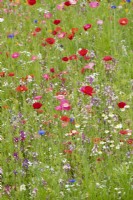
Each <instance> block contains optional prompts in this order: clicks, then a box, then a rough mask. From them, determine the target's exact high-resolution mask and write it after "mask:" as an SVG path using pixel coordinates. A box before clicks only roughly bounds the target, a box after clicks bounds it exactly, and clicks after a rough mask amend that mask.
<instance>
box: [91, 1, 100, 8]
mask: <svg viewBox="0 0 133 200" xmlns="http://www.w3.org/2000/svg"><path fill="white" fill-rule="evenodd" d="M89 6H90V7H91V8H96V7H98V6H99V2H97V1H93V2H90V3H89Z"/></svg>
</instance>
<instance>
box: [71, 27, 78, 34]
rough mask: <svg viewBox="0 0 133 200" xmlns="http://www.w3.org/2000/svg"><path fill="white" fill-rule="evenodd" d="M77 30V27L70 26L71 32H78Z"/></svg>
mask: <svg viewBox="0 0 133 200" xmlns="http://www.w3.org/2000/svg"><path fill="white" fill-rule="evenodd" d="M78 30H79V29H78V28H72V29H71V31H72V33H73V34H75V33H76V32H78Z"/></svg>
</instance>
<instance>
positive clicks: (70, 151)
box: [64, 149, 72, 154]
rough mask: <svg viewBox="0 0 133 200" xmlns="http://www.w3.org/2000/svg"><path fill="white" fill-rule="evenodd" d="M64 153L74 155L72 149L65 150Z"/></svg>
mask: <svg viewBox="0 0 133 200" xmlns="http://www.w3.org/2000/svg"><path fill="white" fill-rule="evenodd" d="M64 153H66V154H72V150H70V149H65V150H64Z"/></svg>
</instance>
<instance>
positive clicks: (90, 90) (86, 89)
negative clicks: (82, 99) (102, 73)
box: [80, 86, 95, 96]
mask: <svg viewBox="0 0 133 200" xmlns="http://www.w3.org/2000/svg"><path fill="white" fill-rule="evenodd" d="M80 91H81V92H82V93H84V94H87V95H89V96H92V95H93V93H95V92H94V89H93V88H92V87H91V86H83V87H81V88H80Z"/></svg>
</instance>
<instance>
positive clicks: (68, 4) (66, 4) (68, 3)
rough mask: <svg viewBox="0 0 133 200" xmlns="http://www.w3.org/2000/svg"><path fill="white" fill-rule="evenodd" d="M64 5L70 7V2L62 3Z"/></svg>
mask: <svg viewBox="0 0 133 200" xmlns="http://www.w3.org/2000/svg"><path fill="white" fill-rule="evenodd" d="M64 5H65V6H71V5H72V4H71V2H70V1H66V2H64Z"/></svg>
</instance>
